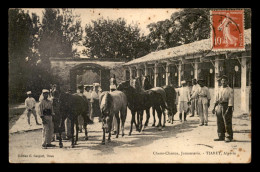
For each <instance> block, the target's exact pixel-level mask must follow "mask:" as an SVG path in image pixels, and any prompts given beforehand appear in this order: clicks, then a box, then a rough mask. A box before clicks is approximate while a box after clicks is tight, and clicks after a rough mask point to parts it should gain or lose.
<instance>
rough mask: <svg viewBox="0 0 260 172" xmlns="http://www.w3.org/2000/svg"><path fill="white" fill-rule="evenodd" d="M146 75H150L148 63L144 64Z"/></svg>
mask: <svg viewBox="0 0 260 172" xmlns="http://www.w3.org/2000/svg"><path fill="white" fill-rule="evenodd" d="M144 75H145V76H147V75H149V73H148V67H147V64H144Z"/></svg>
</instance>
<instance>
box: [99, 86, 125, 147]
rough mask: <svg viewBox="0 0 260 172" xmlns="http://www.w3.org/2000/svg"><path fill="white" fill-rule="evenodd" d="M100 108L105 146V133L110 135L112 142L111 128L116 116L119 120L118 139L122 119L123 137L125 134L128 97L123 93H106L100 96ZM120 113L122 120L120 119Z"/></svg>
mask: <svg viewBox="0 0 260 172" xmlns="http://www.w3.org/2000/svg"><path fill="white" fill-rule="evenodd" d="M99 106H100V110H101V114H102V128H103V140H102V144H105V133H109V135H108V141H111V139H110V137H111V127H112V121H113V117H114V115H115V117H116V120H117V134H116V138H118V135H119V126H120V118H121V122H122V124H121V129H122V137H123V136H124V135H125V134H124V125H125V120H126V116H127V97H126V95H125V94H124V93H123V92H122V91H117V90H116V91H113V92H108V91H105V92H103V93H101V95H100V96H99ZM119 112H120V118H119Z"/></svg>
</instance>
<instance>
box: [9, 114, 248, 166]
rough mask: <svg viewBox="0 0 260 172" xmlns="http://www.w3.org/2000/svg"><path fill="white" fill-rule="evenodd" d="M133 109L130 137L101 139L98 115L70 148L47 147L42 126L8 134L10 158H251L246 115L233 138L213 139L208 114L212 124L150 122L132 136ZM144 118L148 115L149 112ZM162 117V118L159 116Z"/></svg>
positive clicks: (235, 121) (123, 160) (66, 144)
mask: <svg viewBox="0 0 260 172" xmlns="http://www.w3.org/2000/svg"><path fill="white" fill-rule="evenodd" d="M130 119H131V114H130V112H129V111H128V116H127V120H126V124H125V136H124V137H122V136H121V135H120V136H119V138H115V135H112V141H111V142H106V144H105V145H102V144H101V140H102V130H101V123H98V122H97V119H96V120H95V123H94V124H93V125H88V131H89V140H88V141H85V140H84V134H83V133H79V142H78V145H76V147H75V148H70V144H71V143H70V141H66V140H65V141H64V147H63V148H59V147H58V141H55V142H53V144H55V145H56V147H54V148H48V149H42V148H41V141H42V133H41V129H38V130H34V131H28V132H22V133H14V134H9V160H10V162H13V163H250V161H251V118H250V117H249V116H247V115H242V116H239V117H233V130H234V141H233V142H230V143H225V142H223V141H221V142H214V141H213V139H214V138H217V126H216V117H215V116H213V115H212V114H209V125H208V126H198V125H199V117H187V121H186V122H180V121H178V118H177V115H175V120H176V121H174V124H169V123H166V127H165V128H164V129H163V131H159V130H158V128H157V127H152V126H151V125H152V118H150V123H149V126H148V127H146V128H145V130H144V131H143V132H141V133H139V132H137V131H135V127H134V130H133V133H132V136H128V132H129V129H130ZM144 120H145V117H144ZM157 121H158V120H157Z"/></svg>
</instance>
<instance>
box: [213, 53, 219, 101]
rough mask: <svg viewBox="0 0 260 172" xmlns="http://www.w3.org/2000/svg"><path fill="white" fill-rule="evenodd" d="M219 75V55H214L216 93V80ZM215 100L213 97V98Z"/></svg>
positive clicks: (216, 86) (216, 89)
mask: <svg viewBox="0 0 260 172" xmlns="http://www.w3.org/2000/svg"><path fill="white" fill-rule="evenodd" d="M218 75H219V57H217V56H216V57H215V80H214V81H215V82H214V87H215V89H214V94H215V95H216V94H217V92H218V87H219V86H218V80H217V76H218ZM214 100H215V99H214Z"/></svg>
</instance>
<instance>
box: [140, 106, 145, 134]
mask: <svg viewBox="0 0 260 172" xmlns="http://www.w3.org/2000/svg"><path fill="white" fill-rule="evenodd" d="M143 114H144V111H143V110H142V111H140V129H139V133H140V132H141V131H143Z"/></svg>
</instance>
